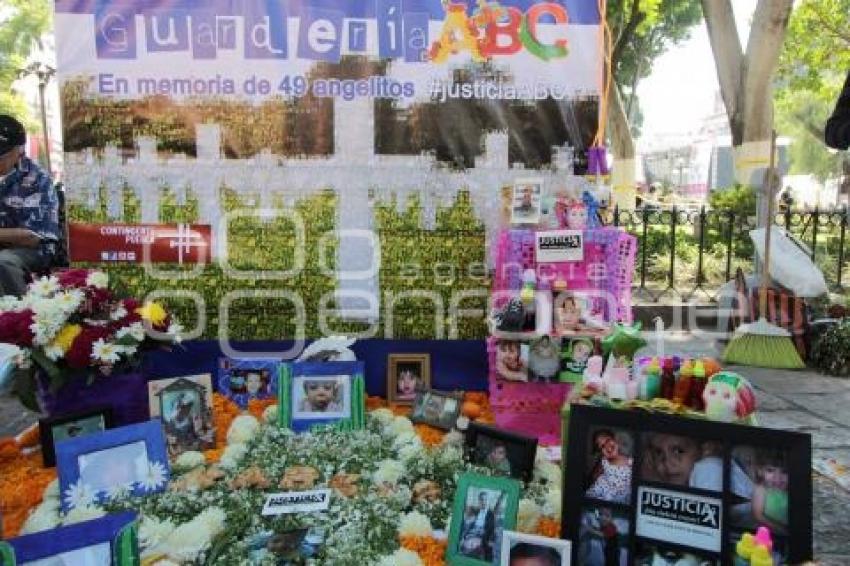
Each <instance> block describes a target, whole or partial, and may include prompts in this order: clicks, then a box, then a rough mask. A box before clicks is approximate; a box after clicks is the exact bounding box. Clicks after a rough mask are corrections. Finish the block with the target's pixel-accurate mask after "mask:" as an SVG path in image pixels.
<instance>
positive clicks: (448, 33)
mask: <svg viewBox="0 0 850 566" xmlns="http://www.w3.org/2000/svg"><path fill="white" fill-rule="evenodd" d="M305 4H307V3H306V2H304V3H296V2H292V3H283V2H265V1H264V0H246V1H245V2H244V4H243V10H242V11H241V12H240V13H239V14H230V13H229V12H228V10H231V11H232V7H229V6H230V4H229V3H227V2H218V1H216V0H213V1H211V2H208V3H207V5H205V6H204V8H203V9H200V8H199V9H191V10H190V9H185V8H179V7H178V8H172V9H168V8H161V9H160V8H149V9H145V10H144V11H143V12H142V13H136V10H137V8H134V7H133V6H132V5H129V3H117V2H116V3H115V4H114V5H112V3H109V2H107V3H104V6H103V7H102V9H100V10H98V11H96V13H95V14H94V19H95V26H94V28H95V35H96V40H95V45H96V52H97V56H98V58H101V59H135V58H137V57H138V56H139V53H140V52H141V53H161V52H181V51H182V52H190V53H191V54H192V57H193V58H195V59H216V58H217V57H218V54H219V52H220V51H225V50H226V51H236V50H237V49H239V48H242V50H243V54H244V57H245V59H288V58H291V57H296V58H299V59H306V60H316V61H327V62H339V60H340V57H341V55H342V53H343V51H346V52H348V53H353V54H357V53H362V54H366V53H367V51H368V49H369V46H370V45H374V44H375V43H377V45H378V56H379V57H380V58H382V59H400V58H403V59H404V60H405V61H406V62H410V63H417V62H419V63H421V62H427V61H434V62H438V63H439V62H442V61H445V60H446V58H447V57H448V56H449V54H453V53H458V52H462V51H469V52H470V53H471V54H472V56H473V58H474V59H476V60H482V59H485V58H488V57H491V56H495V55H501V56H506V55H512V54H514V53H517V52H519V51H520V50H521V49H523V48H525V49H526V50H527V51H529V52H530V53H532V54H534V55H535V56H536V57H539V58H541V59H544V60H549V59H553V58H559V57H565V56H566V55H567V40H566V38H565V37H562V38H558V39H555V40H552V41H550V42H548V43H547V42H545V41H544V40H542V39H541V38H540V35H539V34H538V26H539V25H541V24H544V23H545V24H552V23H554V24H567V23H568V22H569V15H568V13H567V9H566V8H565V7H564V6H563V5H561V4H559V3H557V2H538V3H536V4H532V5H531V6H530V7H529V8H528V9H527V10H525V11H524V12H523V11H521V10H520V9H518V8H514V7H501V6H499V5H498V4H496V3H493V4H488V3H486V2H484V3H481V4H480V5H478V7H477V8H476V9H474V10H472V12H471V13H470V11H469V10H468V7H467V5H466V3H463V2H458V3H449V4H448V5H447V6H446V8H445V14H444V16H443V17H444V19H443V21H442V29H441V32H440V36H439V38H437V39H436V40H433V41H432V39H431V37H430V31H429V24H430V23H431V20H432V19H433V16H435V15H436V14H432V13H428V12H425V11H416V12H403V11H402V0H374V3H373V4H368V5H367V3H366V2H363V6H366V8H364V7H363V6H358V7H356V8H352V7H350V5H349V2H348V1H347V0H340V7H343V6H345V9H344V10H343V9H331V8H327V7H314V6H309V5H305ZM356 4H358V5H359V2H358V3H356ZM470 4H471V3H470ZM325 6H326V4H325ZM139 18H141V19H142V20H143V22H144V26H143V27H144V37H137V31H136V29H137V28H136V25H137V20H138V19H139ZM367 20H374V21H375V23H376V25H375V26H369V25H368V23H367ZM290 22H292V24H293V27H292V28H290ZM293 30H295V31H294V33H295V34H296V37H295V38H290V37H289V35H290V33H291V31H293ZM375 34H377V42H375V41H374V39H375V38H374V37H370V35H375ZM290 39H292V40H293V41H290ZM291 45H295V46H296V47H295V49H291Z"/></svg>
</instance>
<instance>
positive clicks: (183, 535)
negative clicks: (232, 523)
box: [158, 507, 227, 563]
mask: <svg viewBox="0 0 850 566" xmlns="http://www.w3.org/2000/svg"><path fill="white" fill-rule="evenodd" d="M226 518H227V515H226V514H225V512H224V510H223V509H221V508H219V507H208V508H207V509H204V510H203V511H201V513H200V514H199V515H198V516H197V517H195V518H194V519H192V520H191V521H189V522H187V523H183V524H182V525H179V526H178V527H177V528H175V529H174V530H173V531H171V534H169V535H168V536H167V537H166V539H165V540H164V541H163V542H162V543H161V544H160V545H159V546H158V550H159V551H160V552H162V553H163V554H165V555H167V556H168V558H170V559H172V560H175V561H177V562H178V563H185V562H193V561H195V560H197V559H198V557H199V556H201V554H202V553H204V552H206V551H207V550H208V549H209V547H210V545H211V544H212V541H213V539H214V538H215V537H216V536H218V535H219V534H220V533H221V532H222V531H224V527H225V520H226Z"/></svg>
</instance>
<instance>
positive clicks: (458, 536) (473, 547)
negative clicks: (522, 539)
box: [446, 473, 520, 566]
mask: <svg viewBox="0 0 850 566" xmlns="http://www.w3.org/2000/svg"><path fill="white" fill-rule="evenodd" d="M519 493H520V484H519V482H518V481H516V480H514V479H510V478H498V477H490V476H484V475H481V474H474V473H465V474H463V475H461V476H460V478H459V479H458V484H457V490H456V491H455V497H454V503H453V505H452V518H451V527H450V530H449V542H448V547H447V549H446V559H447V560H446V561H447V562H448V563H449V564H453V565H457V566H490V565H493V564H499V563H500V557H501V554H502V537H503V536H504V533H505V532H506V531H511V530H513V529H514V527H515V526H516V515H517V508H518V506H519Z"/></svg>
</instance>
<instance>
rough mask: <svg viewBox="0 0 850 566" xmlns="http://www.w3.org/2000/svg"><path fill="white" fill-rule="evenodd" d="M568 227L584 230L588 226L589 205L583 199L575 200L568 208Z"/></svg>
mask: <svg viewBox="0 0 850 566" xmlns="http://www.w3.org/2000/svg"><path fill="white" fill-rule="evenodd" d="M567 228H569V229H570V230H584V229H585V228H587V207H586V206H585V205H584V203H583V202H581V201H573V202H571V203H570V204H569V207H568V208H567Z"/></svg>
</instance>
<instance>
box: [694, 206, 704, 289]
mask: <svg viewBox="0 0 850 566" xmlns="http://www.w3.org/2000/svg"><path fill="white" fill-rule="evenodd" d="M704 253H705V205H703V206H701V207H700V209H699V255H697V286H696V289H699V288H701V287H702V283H703V276H702V262H703V259H702V258H703V254H704Z"/></svg>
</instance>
